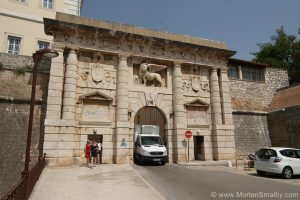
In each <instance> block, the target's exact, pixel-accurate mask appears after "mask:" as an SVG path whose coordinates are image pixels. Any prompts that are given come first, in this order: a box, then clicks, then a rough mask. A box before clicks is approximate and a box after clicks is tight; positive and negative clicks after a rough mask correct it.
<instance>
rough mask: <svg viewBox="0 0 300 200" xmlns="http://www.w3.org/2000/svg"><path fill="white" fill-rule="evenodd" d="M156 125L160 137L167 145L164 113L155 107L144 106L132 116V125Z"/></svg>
mask: <svg viewBox="0 0 300 200" xmlns="http://www.w3.org/2000/svg"><path fill="white" fill-rule="evenodd" d="M136 124H142V125H158V126H159V130H160V136H161V138H162V139H163V141H164V144H165V145H167V143H168V138H167V133H166V124H167V118H166V115H165V113H164V112H163V111H162V110H161V109H159V108H158V107H155V106H144V107H142V108H140V109H139V110H138V111H137V112H136V114H135V116H134V125H136Z"/></svg>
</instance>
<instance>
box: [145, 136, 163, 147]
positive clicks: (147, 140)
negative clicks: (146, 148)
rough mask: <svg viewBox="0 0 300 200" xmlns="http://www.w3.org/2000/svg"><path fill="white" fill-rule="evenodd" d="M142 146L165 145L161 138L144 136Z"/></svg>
mask: <svg viewBox="0 0 300 200" xmlns="http://www.w3.org/2000/svg"><path fill="white" fill-rule="evenodd" d="M141 142H142V145H163V143H162V141H161V139H160V137H157V136H142V137H141Z"/></svg>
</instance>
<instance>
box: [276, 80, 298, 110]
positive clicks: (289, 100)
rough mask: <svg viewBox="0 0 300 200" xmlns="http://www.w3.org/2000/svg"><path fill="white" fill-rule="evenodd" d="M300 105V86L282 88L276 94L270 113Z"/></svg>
mask: <svg viewBox="0 0 300 200" xmlns="http://www.w3.org/2000/svg"><path fill="white" fill-rule="evenodd" d="M299 105H300V84H294V85H291V86H288V87H284V88H281V89H279V90H278V91H277V93H276V94H275V96H274V98H273V100H272V103H271V106H270V111H276V110H279V109H284V108H288V107H293V106H299Z"/></svg>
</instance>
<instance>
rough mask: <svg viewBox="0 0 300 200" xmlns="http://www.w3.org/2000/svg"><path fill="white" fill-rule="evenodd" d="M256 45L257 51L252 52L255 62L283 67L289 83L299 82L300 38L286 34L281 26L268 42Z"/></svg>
mask: <svg viewBox="0 0 300 200" xmlns="http://www.w3.org/2000/svg"><path fill="white" fill-rule="evenodd" d="M299 31H300V29H299ZM258 46H259V51H258V52H255V53H252V54H253V55H254V56H255V58H254V61H255V62H258V63H264V64H268V65H270V66H272V67H278V68H285V69H287V71H288V75H289V82H290V84H294V83H298V82H300V40H299V39H298V38H297V37H296V36H294V35H287V34H286V33H285V31H284V29H283V27H281V28H279V29H277V30H276V33H275V35H273V36H272V37H271V41H270V42H267V43H261V44H258Z"/></svg>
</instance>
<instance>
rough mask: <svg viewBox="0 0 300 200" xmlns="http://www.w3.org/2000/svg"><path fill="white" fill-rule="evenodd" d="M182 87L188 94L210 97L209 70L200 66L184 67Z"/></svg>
mask: <svg viewBox="0 0 300 200" xmlns="http://www.w3.org/2000/svg"><path fill="white" fill-rule="evenodd" d="M182 89H183V90H184V94H185V95H188V96H201V97H209V95H210V93H209V71H208V68H200V67H199V66H193V65H189V66H183V67H182Z"/></svg>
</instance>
